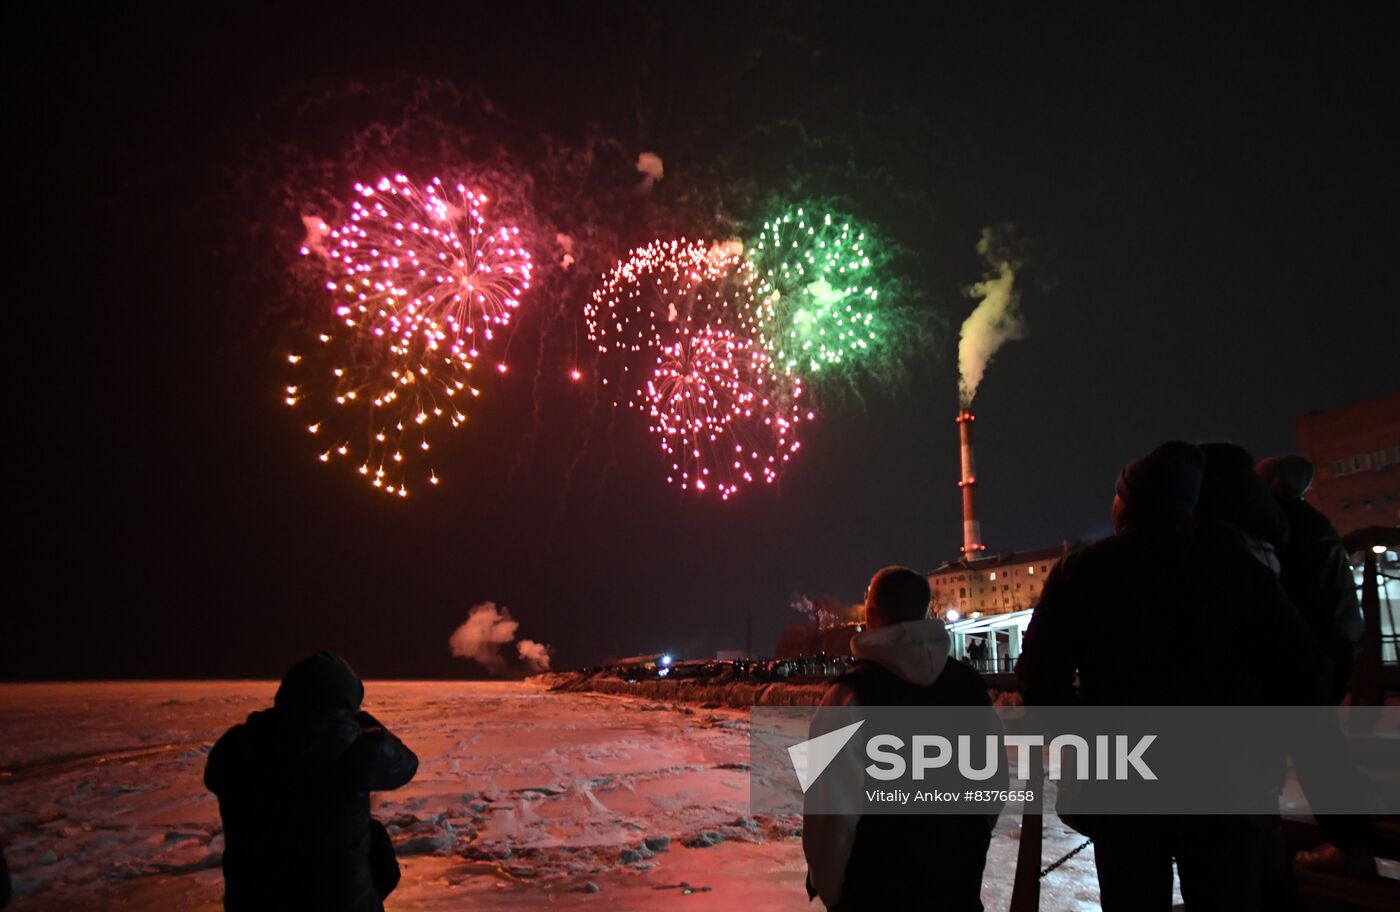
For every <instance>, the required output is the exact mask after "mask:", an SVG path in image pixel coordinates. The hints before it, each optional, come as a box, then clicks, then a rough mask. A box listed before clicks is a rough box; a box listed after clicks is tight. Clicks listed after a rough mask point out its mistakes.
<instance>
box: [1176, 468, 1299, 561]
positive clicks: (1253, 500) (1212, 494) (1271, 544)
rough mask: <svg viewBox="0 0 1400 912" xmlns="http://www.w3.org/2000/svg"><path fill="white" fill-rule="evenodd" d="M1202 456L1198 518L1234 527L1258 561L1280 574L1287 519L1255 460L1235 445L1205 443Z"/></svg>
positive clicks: (1285, 541) (1285, 542) (1286, 542)
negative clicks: (1262, 477)
mask: <svg viewBox="0 0 1400 912" xmlns="http://www.w3.org/2000/svg"><path fill="white" fill-rule="evenodd" d="M1201 453H1202V454H1203V455H1204V456H1205V458H1206V464H1205V474H1204V475H1203V476H1202V478H1201V496H1200V499H1199V500H1198V502H1197V503H1196V516H1197V517H1199V518H1201V519H1206V520H1213V521H1216V522H1224V523H1229V524H1230V525H1231V526H1234V527H1235V529H1237V530H1238V532H1239V534H1240V535H1241V536H1242V538H1243V541H1244V542H1245V543H1246V545H1247V546H1248V547H1249V549H1250V551H1251V552H1252V553H1253V554H1254V556H1255V559H1256V560H1258V561H1259V562H1260V563H1262V564H1264V565H1265V566H1266V567H1268V568H1269V569H1270V570H1272V571H1274V573H1275V574H1277V573H1278V572H1279V559H1278V550H1279V549H1280V548H1282V547H1284V546H1285V545H1287V544H1288V518H1287V517H1286V516H1285V515H1284V512H1283V508H1282V507H1280V506H1279V505H1278V502H1277V501H1275V500H1274V497H1273V495H1272V494H1270V493H1269V490H1268V488H1266V487H1264V482H1263V481H1262V480H1260V478H1259V476H1258V475H1257V474H1256V473H1255V471H1254V457H1253V456H1251V455H1250V454H1249V450H1246V449H1245V448H1244V447H1242V446H1240V445H1238V444H1234V443H1203V444H1201Z"/></svg>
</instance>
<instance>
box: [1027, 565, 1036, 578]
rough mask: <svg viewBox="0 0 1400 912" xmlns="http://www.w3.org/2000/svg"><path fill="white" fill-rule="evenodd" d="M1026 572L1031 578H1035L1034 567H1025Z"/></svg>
mask: <svg viewBox="0 0 1400 912" xmlns="http://www.w3.org/2000/svg"><path fill="white" fill-rule="evenodd" d="M1026 572H1027V573H1029V574H1030V575H1031V576H1035V566H1034V565H1031V566H1029V567H1027V568H1026Z"/></svg>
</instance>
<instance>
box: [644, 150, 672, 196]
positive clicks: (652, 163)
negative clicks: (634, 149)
mask: <svg viewBox="0 0 1400 912" xmlns="http://www.w3.org/2000/svg"><path fill="white" fill-rule="evenodd" d="M637 173H638V174H641V175H642V182H641V183H640V184H638V185H637V189H638V190H640V191H642V192H643V193H647V192H649V191H650V190H651V188H652V187H654V186H656V182H657V181H659V180H661V178H663V177H665V176H666V166H665V164H664V163H663V162H662V161H661V156H660V155H657V154H656V153H655V152H643V153H642V154H641V155H638V156H637Z"/></svg>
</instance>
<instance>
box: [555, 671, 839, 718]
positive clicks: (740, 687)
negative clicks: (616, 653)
mask: <svg viewBox="0 0 1400 912" xmlns="http://www.w3.org/2000/svg"><path fill="white" fill-rule="evenodd" d="M531 680H532V681H534V682H536V683H538V684H541V685H543V686H545V687H548V688H549V689H550V690H552V691H556V692H559V693H579V692H589V693H605V694H616V695H618V696H623V697H643V698H645V699H648V700H658V701H662V700H664V701H678V702H686V703H700V704H705V705H714V706H729V707H732V708H734V709H748V708H749V707H750V706H816V705H817V704H818V703H819V702H821V698H822V693H823V692H825V690H826V684H825V683H818V684H786V683H781V682H761V681H726V680H723V679H710V680H697V679H694V678H689V679H682V680H671V679H667V678H656V679H649V680H645V681H624V680H623V679H622V678H619V677H617V676H616V675H613V674H609V673H607V672H598V673H596V674H589V673H586V672H552V673H550V674H546V675H539V676H538V677H535V678H532V679H531Z"/></svg>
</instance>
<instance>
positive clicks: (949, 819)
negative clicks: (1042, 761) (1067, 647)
mask: <svg viewBox="0 0 1400 912" xmlns="http://www.w3.org/2000/svg"><path fill="white" fill-rule="evenodd" d="M836 683H837V684H838V685H841V686H844V687H848V688H850V689H851V690H852V691H854V692H855V695H856V701H857V702H858V703H859V704H860V705H861V706H986V707H989V709H988V718H989V724H990V725H992V726H994V727H995V728H996V730H997V731H996V733H999V730H1000V723H999V722H998V721H997V719H996V717H995V715H993V714H992V712H991V709H990V706H991V700H990V698H989V697H988V694H987V685H986V682H985V681H983V680H982V676H981V675H979V674H978V673H977V672H976V671H974V670H972V669H971V668H969V667H968V666H967V665H965V664H963V663H962V662H949V663H948V664H947V665H946V666H945V667H944V669H943V673H942V674H940V675H939V676H938V679H937V680H936V681H934V682H933V683H932V684H930V685H928V686H924V687H921V686H919V685H917V684H912V683H910V682H909V681H905V680H903V679H901V678H899V677H896V676H895V675H894V674H893V673H892V672H891V671H889V670H888V669H887V668H885V667H884V666H882V665H880V664H878V663H876V662H872V661H861V662H857V663H856V665H855V667H854V668H853V669H852V670H851V671H849V672H847V673H846V674H844V675H842V676H841V677H839V678H837V679H836ZM1000 773H1001V778H1000V779H999V780H997V781H996V782H994V783H991V784H989V785H988V788H1006V781H1005V776H1006V770H1005V765H1004V764H1003V765H1002V768H1001V769H1000ZM996 821H997V817H996V814H989V815H973V814H969V815H942V814H919V815H887V814H866V815H863V816H862V817H861V818H860V823H859V824H857V826H856V841H855V847H854V848H853V850H852V851H851V860H850V862H849V863H848V864H847V865H846V878H845V889H844V891H843V893H842V899H841V902H840V903H839V904H838V905H837V907H836V909H837V912H856V910H861V909H872V910H873V909H914V908H924V907H927V908H936V909H940V910H948V912H980V910H981V909H982V908H983V907H982V899H981V894H982V870H983V867H984V865H985V864H986V861H987V849H988V847H989V845H990V842H991V836H992V828H993V827H994V826H996Z"/></svg>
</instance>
